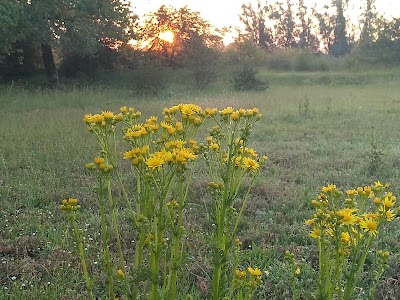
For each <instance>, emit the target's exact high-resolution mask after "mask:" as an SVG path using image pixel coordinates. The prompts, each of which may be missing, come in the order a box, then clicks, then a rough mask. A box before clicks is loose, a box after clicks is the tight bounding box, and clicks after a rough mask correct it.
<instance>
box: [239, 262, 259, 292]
mask: <svg viewBox="0 0 400 300" xmlns="http://www.w3.org/2000/svg"><path fill="white" fill-rule="evenodd" d="M261 274H262V273H261V270H260V269H259V268H254V269H253V268H252V267H248V268H247V272H246V271H245V270H235V274H234V275H235V279H236V285H237V286H238V287H239V288H243V287H246V286H247V287H250V288H252V289H256V288H258V287H259V286H260V285H261V284H262V283H263V281H262V279H261ZM246 279H247V280H246Z"/></svg>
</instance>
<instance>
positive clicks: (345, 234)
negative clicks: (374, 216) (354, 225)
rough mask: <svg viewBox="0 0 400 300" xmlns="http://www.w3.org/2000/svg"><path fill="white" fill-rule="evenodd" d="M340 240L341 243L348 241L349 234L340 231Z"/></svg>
mask: <svg viewBox="0 0 400 300" xmlns="http://www.w3.org/2000/svg"><path fill="white" fill-rule="evenodd" d="M340 240H341V241H342V243H343V244H347V243H349V242H350V240H351V238H350V234H349V233H348V232H342V233H341V234H340Z"/></svg>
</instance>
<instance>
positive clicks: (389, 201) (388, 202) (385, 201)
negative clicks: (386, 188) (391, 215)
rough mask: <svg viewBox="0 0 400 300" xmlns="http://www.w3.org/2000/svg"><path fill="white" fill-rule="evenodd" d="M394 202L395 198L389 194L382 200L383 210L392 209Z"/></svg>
mask: <svg viewBox="0 0 400 300" xmlns="http://www.w3.org/2000/svg"><path fill="white" fill-rule="evenodd" d="M395 202H396V197H394V196H393V195H392V194H391V193H388V194H387V196H386V197H385V199H383V201H382V204H383V206H385V208H392V207H393V205H394V203H395Z"/></svg>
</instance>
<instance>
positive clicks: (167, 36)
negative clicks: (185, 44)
mask: <svg viewBox="0 0 400 300" xmlns="http://www.w3.org/2000/svg"><path fill="white" fill-rule="evenodd" d="M158 37H159V38H160V40H163V41H166V42H168V43H173V41H174V33H173V32H172V31H164V32H160V34H159V35H158Z"/></svg>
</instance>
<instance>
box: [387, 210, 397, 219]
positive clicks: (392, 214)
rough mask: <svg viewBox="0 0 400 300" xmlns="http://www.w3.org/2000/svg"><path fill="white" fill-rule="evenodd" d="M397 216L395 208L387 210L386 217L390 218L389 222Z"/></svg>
mask: <svg viewBox="0 0 400 300" xmlns="http://www.w3.org/2000/svg"><path fill="white" fill-rule="evenodd" d="M395 216H396V214H395V213H394V211H393V209H388V210H387V211H386V212H385V217H386V219H387V220H388V222H391V221H393V219H394V217H395Z"/></svg>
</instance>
